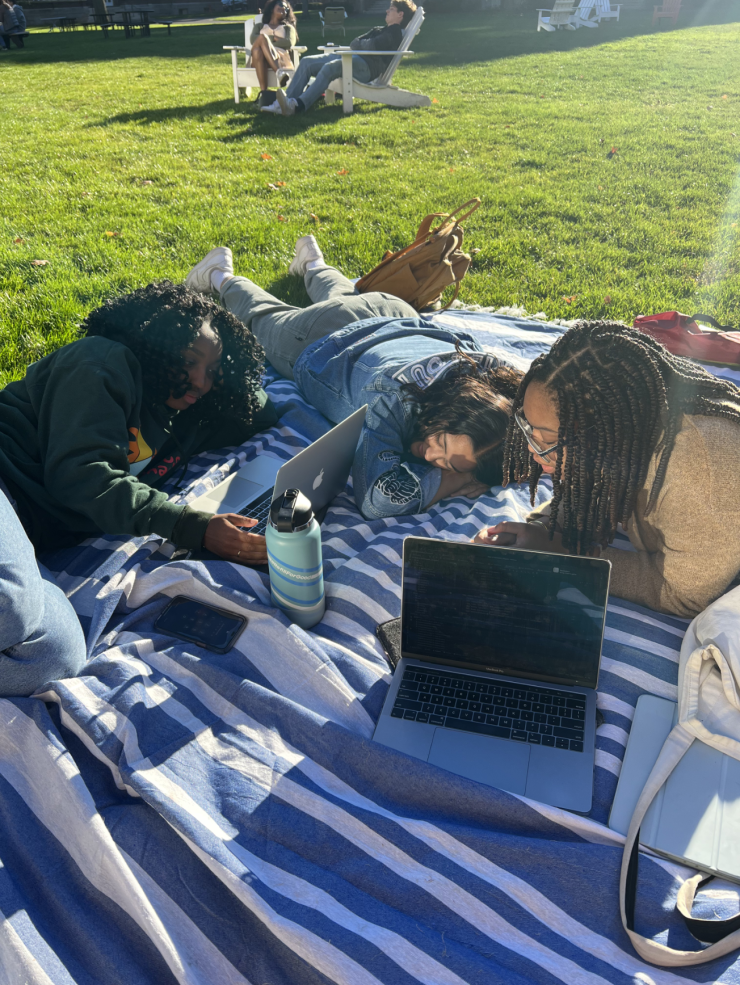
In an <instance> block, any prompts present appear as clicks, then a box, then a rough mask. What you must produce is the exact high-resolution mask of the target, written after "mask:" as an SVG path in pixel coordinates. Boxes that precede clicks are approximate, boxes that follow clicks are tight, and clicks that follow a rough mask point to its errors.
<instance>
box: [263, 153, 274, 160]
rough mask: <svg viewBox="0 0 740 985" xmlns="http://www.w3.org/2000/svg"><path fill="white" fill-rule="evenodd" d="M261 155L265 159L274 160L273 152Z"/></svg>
mask: <svg viewBox="0 0 740 985" xmlns="http://www.w3.org/2000/svg"><path fill="white" fill-rule="evenodd" d="M260 157H261V158H262V160H263V161H271V160H272V154H260Z"/></svg>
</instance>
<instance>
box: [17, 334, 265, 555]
mask: <svg viewBox="0 0 740 985" xmlns="http://www.w3.org/2000/svg"><path fill="white" fill-rule="evenodd" d="M260 400H261V409H260V411H259V412H258V414H257V416H256V417H255V419H254V421H253V422H252V423H251V424H250V425H249V426H244V425H241V424H239V423H238V422H235V421H233V420H224V421H223V422H220V423H219V425H218V426H216V425H213V426H209V427H205V426H202V425H198V424H197V422H196V419H195V416H194V414H193V411H194V410H195V408H191V409H189V410H186V411H182V412H181V413H177V412H175V411H172V410H170V409H169V408H168V407H166V406H162V407H151V406H148V405H147V403H146V402H145V401H144V397H143V393H142V380H141V367H140V365H139V362H138V360H137V359H136V357H135V356H134V354H133V352H131V350H130V349H128V348H127V347H126V346H124V345H121V344H120V343H119V342H112V341H110V340H109V339H105V338H102V337H99V336H95V337H91V338H84V339H80V340H79V341H78V342H72V343H70V344H69V345H66V346H64V347H63V348H61V349H58V350H57V351H56V352H53V353H51V355H49V356H46V357H45V358H44V359H41V360H39V362H37V363H33V364H32V365H30V366H29V367H28V369H27V370H26V376H25V378H24V379H22V380H18V381H16V382H14V383H9V384H8V386H6V387H5V389H4V390H0V479H2V480H3V481H4V482H5V483H6V485H7V487H8V489H9V490H10V492H11V493H12V495H13V496H14V497H15V499H16V500H17V503H18V508H19V513H20V515H21V519H22V521H23V523H24V526H25V527H26V529H27V532H28V534H29V537H30V538H31V540H32V541H33V543H34V545H35V546H36V547H37V548H38V549H53V548H56V547H62V546H67V545H69V544H72V543H75V542H78V541H80V540H82V539H83V538H85V537H90V536H94V535H96V534H100V533H107V534H128V535H130V536H132V537H141V536H146V535H147V534H158V535H159V536H161V537H164V538H166V539H167V540H170V541H173V542H174V543H175V545H176V546H178V547H185V548H199V547H200V546H201V544H202V542H203V536H204V534H205V530H206V526H207V525H208V521H209V520H210V519H211V516H212V514H210V513H202V512H200V511H198V510H193V509H191V508H190V507H189V506H181V505H177V504H175V503H171V502H170V501H169V498H168V496H167V494H166V493H164V492H161V491H159V490H157V489H155V488H153V486H154V484H155V483H156V482H158V481H160V480H161V479H162V478H163V476H165V475H167V474H169V473H170V472H171V471H172V469H173V468H174V467H176V466H177V465H179V464H181V463H182V462H183V460H186V459H187V458H189V457H191V456H192V455H197V454H199V453H200V452H201V451H205V450H206V449H207V448H221V447H224V446H227V445H237V444H241V443H242V442H243V441H246V440H247V438H249V437H251V435H253V434H256V433H257V432H258V431H263V430H264V429H265V428H268V427H271V426H272V425H273V424H275V422H276V421H277V414H276V412H275V408H274V407H273V405H272V403H271V402H270V400H269V398H268V396H267V394H266V393H265V392H264V391H260ZM196 406H197V405H196ZM150 454H151V460H148V459H149V456H150ZM135 463H138V465H135ZM132 465H134V466H135V468H137V467H138V468H141V467H142V465H143V471H142V472H141V473H140V474H139V475H138V476H135V475H132V474H131V471H130V467H131V466H132Z"/></svg>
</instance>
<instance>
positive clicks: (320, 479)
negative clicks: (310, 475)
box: [313, 469, 324, 489]
mask: <svg viewBox="0 0 740 985" xmlns="http://www.w3.org/2000/svg"><path fill="white" fill-rule="evenodd" d="M323 481H324V470H323V469H322V470H321V471H320V472H319V474H318V475H317V476H316V478H315V479H314V480H313V488H314V489H318V488H319V486H320V485H321V483H322V482H323Z"/></svg>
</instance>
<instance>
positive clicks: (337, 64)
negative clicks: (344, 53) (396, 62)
mask: <svg viewBox="0 0 740 985" xmlns="http://www.w3.org/2000/svg"><path fill="white" fill-rule="evenodd" d="M415 12H416V4H415V3H414V2H413V0H391V5H390V7H389V8H388V10H387V11H386V13H385V25H386V26H385V27H374V28H373V29H372V30H371V31H368V32H367V34H363V35H361V36H360V37H359V38H355V39H354V40H353V41H351V42H350V45H349V46H350V48H352V49H353V50H354V51H357V52H358V54H356V55H353V56H352V77H353V78H354V79H355V80H356V81H357V82H365V83H367V82H372V80H373V79H377V77H378V76H379V75H382V74H383V72H384V71H385V69H386V68H387V67H388V64H389V63H390V59H391V56H390V55H373V54H372V52H373V51H397V50H398V48H399V47H400V46H401V42H402V41H403V28H405V27H406V25H407V24H408V23H409V21H410V20H411V18H412V17H413V16H414V13H415ZM341 74H342V57H341V55H337V54H331V53H329V54H326V55H310V56H309V57H308V58H302V59H301V63H300V65H299V66H298V68H297V69H296V72H295V75H294V76H293V78H292V79H291V81H290V85H289V86H288V88H287V89H286V90H285V91H283V89H282V88H280V87H278V90H277V99H276V100H275V102H274V103H272V104H271V105H269V106H263V107H262V111H263V112H265V113H276V114H278V115H281V116H292V115H293V114H294V113H302V112H303V111H304V110H307V109H308V108H309V106H313V104H314V103H315V102H316V100H317V99H318V98H319V96H321V95H322V93H324V92H326V90H327V88H328V87H329V83H330V82H333V81H334V79H338V78H339V77H340V76H341ZM311 79H313V80H314V81H313V82H311ZM309 83H310V85H309Z"/></svg>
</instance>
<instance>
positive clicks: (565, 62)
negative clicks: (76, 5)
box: [0, 0, 740, 382]
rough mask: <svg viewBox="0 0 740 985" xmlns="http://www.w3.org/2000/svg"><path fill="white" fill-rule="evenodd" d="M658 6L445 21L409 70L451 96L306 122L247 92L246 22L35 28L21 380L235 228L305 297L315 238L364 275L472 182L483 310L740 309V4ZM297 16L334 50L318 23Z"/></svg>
mask: <svg viewBox="0 0 740 985" xmlns="http://www.w3.org/2000/svg"><path fill="white" fill-rule="evenodd" d="M650 20H651V10H644V11H634V10H627V11H623V12H622V18H621V20H620V22H619V23H618V24H617V23H607V24H603V25H602V26H601V27H599V28H598V29H596V30H591V31H586V30H581V31H578V32H575V33H571V32H559V33H557V34H549V35H545V34H542V33H540V34H537V33H536V31H535V24H536V14H534V13H532V12H528V13H527V14H526V15H525V16H524V17H521V18H520V17H518V16H508V15H505V14H502V13H499V12H496V11H491V12H487V13H478V14H471V15H466V16H462V15H460V16H448V15H444V16H443V15H430V16H429V17H428V18H427V21H426V23H425V25H424V27H423V29H422V32H421V34H420V35H419V36H418V38H417V39H416V40H415V42H414V45H413V47H414V50H415V51H416V52H417V53H418V54H417V55H415V56H413V57H411V58H410V59H408V61H407V63H406V64H405V65H404V67H403V68H402V70H401V71H399V72H398V73H397V76H396V79H395V81H396V82H397V83H398V84H399V85H401V86H403V87H405V88H408V89H412V90H414V91H417V92H425V93H427V94H428V95H429V96H430V97H433V99H434V100H436V102H433V104H432V106H431V107H429V108H427V109H415V110H392V109H389V108H385V107H380V106H376V105H372V104H369V103H358V104H356V110H355V113H354V114H353V115H352V116H351V117H346V118H345V117H343V116H342V112H341V108H340V107H339V106H336V107H325V106H323V105H319V106H317V107H316V108H315V109H314V110H313V111H312V112H310V113H308V114H306V115H305V116H302V117H292V118H290V119H287V120H286V119H282V118H277V119H275V118H273V117H269V116H267V115H266V114H259V113H257V112H256V109H255V106H254V104H253V103H252V102H242V103H241V104H240V105H239V106H235V105H234V102H233V97H232V92H231V71H230V60H229V55H228V53H226V52H223V51H222V45H224V44H238V43H240V41H241V39H242V38H243V33H242V25H241V23H240V22H232V23H219V24H215V25H189V26H175V27H173V30H172V35H171V36H168V35H167V34H166V31H165V30H164V29H155V30H154V31H153V33H152V37H150V38H132V39H129V40H125V39H122V38H120V37H117V38H109V39H108V40H107V41H103V39H102V37H101V35H100V34H99V33H93V32H76V33H70V34H64V35H60V34H58V33H54V34H49V33H47V32H38V31H35V32H34V33H33V34H32V36H31V38H30V39H29V41H28V44H27V47H26V49H25V50H24V51H13V52H12V53H10V54H8V55H5V56H4V57H3V59H2V60H0V73H2V78H3V81H4V83H5V84H4V86H3V90H4V111H5V112H4V127H3V141H2V145H1V146H0V162H1V163H2V177H0V194H2V200H3V206H4V207H3V209H2V210H0V212H1V213H2V214H1V215H0V325H1V326H2V328H1V330H2V340H3V348H2V351H1V353H0V377H1V378H2V379H0V382H2V380H4V379H7V378H9V376H16V375H18V374H19V373H21V372H22V370H23V367H24V366H25V365H26V364H27V363H28V362H29V361H31V360H32V359H35V358H38V357H39V356H40V355H42V354H43V353H44V352H46V351H48V350H49V349H50V348H52V347H54V346H56V345H59V344H61V343H63V342H65V341H69V340H70V339H71V338H73V337H74V335H75V332H76V331H77V329H76V325H77V324H79V322H80V321H81V320H82V318H83V317H84V315H85V313H86V312H87V311H88V310H90V308H91V307H93V306H94V305H95V304H97V303H98V302H99V301H100V300H101V299H103V298H104V297H106V296H108V295H110V294H111V293H114V292H117V291H121V290H124V289H127V288H129V287H133V286H138V285H141V284H144V283H146V282H147V281H149V280H151V279H154V278H163V277H169V278H172V279H179V278H182V277H183V276H184V274H185V273H186V271H187V270H188V268H189V267H190V266H191V264H192V263H193V262H195V261H196V260H198V259H199V258H200V257H201V256H202V255H203V254H204V253H205V252H206V251H207V250H208V249H210V248H211V247H212V246H214V245H216V244H225V245H229V246H231V247H232V249H233V250H234V253H235V258H236V264H237V272H240V273H243V274H245V275H247V276H250V277H253V278H254V279H255V280H257V281H258V282H259V283H260V284H263V285H264V286H272V288H273V290H275V291H276V293H278V294H280V295H281V296H284V297H286V298H288V299H291V300H293V301H295V302H296V303H305V302H306V298H305V294H304V293H303V287H302V284H301V283H300V282H298V281H297V279H295V278H289V277H288V276H287V275H286V268H287V264H288V262H289V260H290V256H291V254H292V247H293V243H294V242H295V239H296V237H297V236H299V235H301V234H303V233H305V232H309V231H311V232H314V233H315V234H316V235H317V237H318V238H319V240H320V242H321V244H322V246H323V248H324V250H325V253H326V255H327V257H328V259H329V260H330V262H334V263H336V264H337V265H338V266H340V267H341V268H342V269H344V270H345V271H346V272H347V273H348V274H349V275H351V276H359V275H360V274H361V273H363V272H365V271H366V270H367V269H369V268H370V267H371V266H373V265H374V264H375V263H376V262H377V261H378V260H379V259H380V257H381V256H382V254H383V252H384V251H385V250H386V249H397V248H399V247H401V246H403V245H406V244H407V243H408V242H410V241H411V239H412V237H413V235H414V233H415V231H416V227H417V225H418V223H419V222H420V221H421V219H422V218H423V216H424V215H425V214H426V213H427V212H431V211H441V210H445V209H451V208H454V207H455V206H457V205H459V204H461V203H462V202H463V201H465V200H466V199H468V198H470V197H472V196H474V195H478V196H480V197H481V198H482V199H483V203H484V204H483V207H482V208H481V209H480V210H479V212H478V213H476V215H475V216H473V217H472V218H471V219H470V221H469V222H468V223H467V226H466V246H469V247H471V248H478V249H480V252H479V253H478V254H477V255H476V257H475V261H474V264H473V267H472V269H471V273H470V274H469V276H468V278H467V279H466V281H465V282H464V285H463V289H462V292H461V299H462V300H463V301H464V302H466V303H478V304H483V305H496V306H498V305H512V304H516V305H522V306H524V307H526V308H527V309H528V310H529V311H533V312H534V311H545V312H547V314H548V315H549V316H551V317H570V318H572V317H583V316H592V317H617V318H627V319H631V318H632V317H633V316H634V315H636V314H639V313H647V312H651V311H659V310H664V309H668V308H674V307H678V308H680V309H682V310H685V311H689V313H693V311H694V310H702V311H706V312H707V313H710V314H715V315H716V316H717V317H718V318H719V319H721V320H722V321H724V322H728V323H734V324H735V325H740V304H739V303H738V286H739V285H740V278H739V276H738V266H739V264H738V246H737V233H738V230H739V229H740V226H738V225H737V223H738V222H739V221H740V218H739V217H738V213H739V212H740V199H739V198H738V194H739V192H738V161H739V159H740V137H739V136H738V134H740V117H739V113H738V110H739V108H740V65H739V64H738V60H737V50H738V42H739V41H740V24H738V23H737V21H738V20H740V2H738V0H729V2H723V3H719V0H708V2H707V3H705V4H704V5H703V6H702V7H701V8H696V9H695V10H687V11H685V12H683V13H682V15H681V19H680V21H679V27H678V29H676V30H669V29H662V30H656V29H653V28H652V27H651V25H650ZM371 23H372V21H370V20H368V19H362V20H359V19H358V20H355V21H350V22H349V26H350V29H351V30H353V31H354V33H356V34H360V33H362V32H363V31H364V30H367V28H368V27H369V26H370V25H371ZM299 29H300V33H301V42H302V43H304V44H307V45H308V46H309V49H310V50H312V51H315V49H316V46H317V45H318V44H321V43H322V40H321V32H320V28H319V25H318V19H316V18H313V19H312V20H311V21H309V22H308V24H306V23H305V22H304V23H303V24H301V23H299ZM35 260H38V261H47V262H46V263H45V264H43V265H37V266H34V265H33V261H35Z"/></svg>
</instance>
